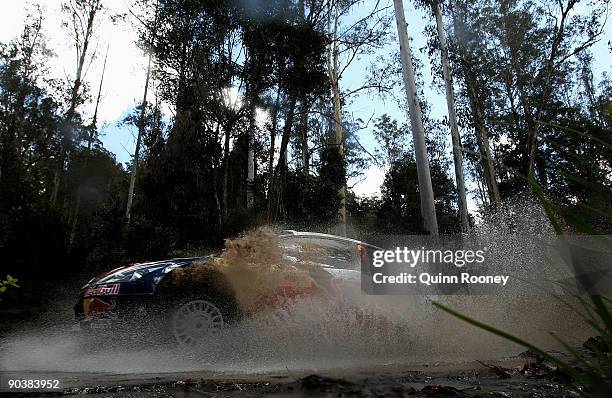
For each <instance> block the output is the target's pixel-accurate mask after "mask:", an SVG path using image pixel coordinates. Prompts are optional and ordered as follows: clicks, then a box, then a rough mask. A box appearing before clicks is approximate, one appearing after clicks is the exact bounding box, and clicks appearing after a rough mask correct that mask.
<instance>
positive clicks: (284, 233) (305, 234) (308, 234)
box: [280, 229, 380, 249]
mask: <svg viewBox="0 0 612 398" xmlns="http://www.w3.org/2000/svg"><path fill="white" fill-rule="evenodd" d="M291 237H297V238H299V237H303V238H320V239H332V240H338V241H343V242H349V243H354V244H356V245H357V244H359V245H364V246H369V247H372V248H375V249H380V248H379V247H377V246H374V245H372V244H369V243H366V242H362V241H360V240H356V239H352V238H346V237H344V236H338V235H330V234H324V233H320V232H304V231H294V230H291V229H286V230H283V231H281V232H280V238H281V239H283V238H291Z"/></svg>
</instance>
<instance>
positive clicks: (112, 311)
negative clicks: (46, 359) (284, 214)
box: [74, 231, 378, 345]
mask: <svg viewBox="0 0 612 398" xmlns="http://www.w3.org/2000/svg"><path fill="white" fill-rule="evenodd" d="M264 236H265V235H264ZM266 239H270V240H271V241H272V243H273V244H274V245H275V246H278V249H279V250H278V253H279V254H280V257H282V260H281V261H278V260H274V259H271V258H269V257H270V256H271V255H270V254H269V253H265V255H264V256H262V259H260V260H257V261H262V262H271V263H275V262H280V263H282V264H281V265H277V264H274V265H270V266H268V265H266V266H265V267H262V268H250V269H249V268H248V267H246V266H244V264H242V267H241V266H240V264H238V263H243V262H244V263H246V262H252V261H256V260H252V259H244V258H243V257H244V256H246V257H248V256H252V255H253V252H256V251H257V250H260V249H257V248H255V247H253V245H252V244H250V243H248V242H247V243H246V244H242V243H241V244H237V245H234V246H232V247H231V248H230V250H228V248H227V246H226V250H225V251H224V253H219V254H217V255H209V256H204V257H190V258H175V259H171V260H164V261H155V262H147V263H138V264H131V265H127V266H123V267H119V268H115V269H113V270H111V271H108V272H106V273H103V274H101V275H98V276H96V277H94V278H92V279H91V280H90V281H89V282H87V283H86V284H85V286H83V288H82V290H81V292H80V293H79V299H78V302H77V303H76V305H75V307H74V310H75V317H76V320H77V321H78V326H79V329H80V330H86V331H87V330H92V329H107V328H112V327H119V328H121V329H125V328H126V325H128V327H129V325H130V324H133V325H134V326H135V327H138V328H139V329H140V330H142V328H143V327H145V328H156V329H158V331H160V333H156V334H158V335H165V336H167V337H168V338H169V339H172V340H174V341H175V342H176V343H178V344H180V345H195V344H201V343H203V342H205V341H206V340H207V339H208V338H209V337H210V335H211V334H214V333H218V332H220V331H221V330H222V329H223V328H225V327H226V326H227V325H228V324H231V323H233V322H236V321H239V320H241V319H243V318H244V317H247V316H252V315H254V314H256V313H258V312H262V311H266V310H270V309H274V308H275V307H278V306H286V305H290V304H291V303H292V302H294V301H296V300H299V299H300V298H303V297H311V296H316V297H321V298H323V299H325V300H340V299H341V298H342V297H343V295H345V294H355V293H357V294H359V292H360V280H361V271H362V268H363V267H366V266H368V262H369V253H371V252H372V251H373V250H376V249H378V248H376V247H375V246H372V245H369V244H366V243H364V242H360V241H357V240H353V239H348V238H343V237H338V236H334V235H327V234H319V233H310V232H296V231H282V232H281V233H280V234H275V235H274V236H273V237H266ZM259 245H260V246H261V244H260V243H259ZM264 246H265V243H264ZM225 252H232V253H233V255H231V256H230V255H228V253H225ZM266 256H267V257H266ZM271 257H274V256H273V255H272V256H271ZM249 264H250V263H249ZM236 275H237V276H238V277H235V276H236ZM240 280H242V281H243V282H242V284H241V283H240ZM236 281H238V282H236ZM151 330H152V329H151Z"/></svg>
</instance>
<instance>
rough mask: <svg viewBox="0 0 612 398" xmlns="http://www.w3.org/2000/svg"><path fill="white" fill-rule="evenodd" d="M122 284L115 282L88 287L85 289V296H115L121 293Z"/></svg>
mask: <svg viewBox="0 0 612 398" xmlns="http://www.w3.org/2000/svg"><path fill="white" fill-rule="evenodd" d="M120 286H121V285H120V284H118V283H113V284H111V285H100V286H93V287H89V288H87V290H85V294H84V297H91V296H115V295H117V294H119V287H120Z"/></svg>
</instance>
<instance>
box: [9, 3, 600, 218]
mask: <svg viewBox="0 0 612 398" xmlns="http://www.w3.org/2000/svg"><path fill="white" fill-rule="evenodd" d="M32 1H35V0H30V2H32ZM387 2H388V3H389V5H392V1H391V0H387ZM38 3H39V4H42V5H43V6H44V8H45V12H44V16H45V21H44V25H43V29H44V31H45V35H46V37H47V39H48V46H49V47H50V48H51V49H52V50H53V51H54V52H55V54H56V57H53V58H51V59H50V61H49V64H48V67H49V73H50V75H51V76H52V77H55V78H64V79H66V78H67V76H72V75H74V69H75V68H76V60H75V55H74V48H73V47H72V45H71V42H70V38H69V37H68V35H67V34H66V31H65V30H64V28H62V21H63V20H64V16H63V15H62V13H61V3H62V0H40V1H38ZM368 3H370V4H372V3H373V1H372V0H371V1H368V2H366V5H364V6H363V7H360V9H359V10H358V11H357V12H364V10H367V9H368V6H367V4H368ZM27 4H28V2H27V1H25V0H0V42H3V43H7V42H9V41H10V40H11V39H13V38H14V37H16V36H17V35H18V34H19V33H20V32H21V31H22V29H23V22H24V19H25V16H26V6H27ZM104 4H105V5H106V7H107V8H108V9H109V10H111V11H112V12H116V13H126V12H127V6H126V4H127V0H104ZM404 7H405V13H406V19H407V21H408V29H409V34H410V35H411V37H412V39H413V41H412V50H413V55H414V56H415V57H418V58H419V59H420V60H421V62H422V63H423V65H424V71H423V73H424V76H425V87H424V89H425V96H426V97H427V100H428V102H429V103H430V105H431V107H432V109H431V116H432V117H434V118H441V117H443V116H444V115H445V114H446V101H445V98H444V96H443V93H442V92H440V91H439V90H437V89H434V88H433V87H432V84H431V82H432V78H431V73H430V70H431V63H430V60H429V58H428V57H427V56H426V55H425V54H423V53H420V52H419V50H418V49H420V48H423V47H425V45H426V39H425V37H424V35H423V33H422V32H423V30H424V28H425V26H426V24H427V23H428V22H429V16H426V15H424V13H423V12H421V11H418V10H415V9H414V8H413V7H412V4H411V2H410V1H404ZM389 11H390V12H392V7H391V9H390V10H389ZM392 29H393V34H394V37H395V36H396V34H397V33H396V31H395V24H393V26H392ZM136 39H137V37H136V32H135V30H134V29H132V28H130V27H129V24H127V23H122V24H116V25H113V24H111V23H110V22H105V23H104V24H102V25H101V26H100V27H99V29H98V31H97V32H96V43H95V47H96V49H97V54H98V55H97V57H96V58H95V59H94V60H93V61H92V62H91V63H90V64H89V66H88V67H87V70H86V74H85V81H86V82H88V84H89V86H90V87H91V91H92V95H94V96H95V95H96V93H97V87H98V84H99V81H98V79H99V76H100V74H101V71H102V66H103V61H104V53H105V52H106V48H107V45H108V48H109V51H108V61H107V66H106V73H105V78H104V86H103V89H102V97H101V103H100V108H99V112H98V120H99V128H100V131H101V140H102V142H103V143H104V146H105V147H106V148H107V149H108V150H110V151H111V152H113V153H114V154H115V155H116V158H117V160H118V161H119V162H122V163H125V162H127V161H129V160H130V158H131V153H133V151H134V146H135V130H134V127H128V126H122V125H120V123H119V122H120V121H121V120H122V119H123V118H124V117H125V115H126V114H127V113H128V112H129V111H130V110H132V109H133V108H134V106H135V105H136V104H137V103H139V102H140V101H141V100H142V91H143V88H144V82H145V73H146V61H147V60H146V58H145V56H144V54H143V53H142V51H141V50H140V49H138V47H137V46H136V45H135V41H136ZM610 39H612V23H610V22H609V23H608V25H607V32H606V37H604V39H603V40H602V41H601V42H599V43H598V44H597V45H596V46H595V47H594V48H593V54H594V75H595V79H596V81H597V79H598V78H599V77H600V76H601V74H602V72H603V71H608V72H610V71H611V70H610V66H611V65H612V54H611V53H610V51H609V50H608V48H607V41H608V40H610ZM391 45H392V46H397V49H398V51H399V46H398V45H397V43H392V44H391ZM370 62H371V59H370V58H368V57H366V58H364V59H361V60H358V61H357V62H354V63H353V64H352V65H351V66H350V67H349V68H348V69H347V70H346V72H345V75H344V77H343V79H342V80H341V82H340V84H341V88H342V89H351V88H355V87H359V86H360V85H361V84H362V82H363V80H364V78H365V74H364V71H365V70H366V67H367V66H368V65H369V63H370ZM396 89H397V92H399V93H401V90H402V89H403V88H401V87H398V88H396ZM93 102H95V101H92V103H90V104H85V105H84V106H83V108H82V109H81V111H82V112H83V114H84V116H85V118H87V117H89V118H91V115H92V114H93V108H94V105H93ZM348 110H349V112H350V113H352V114H353V117H354V118H355V119H357V118H361V119H363V120H366V121H367V120H368V119H370V118H371V117H372V115H374V117H378V116H380V115H382V114H384V113H387V114H389V115H390V116H391V117H392V118H395V119H397V120H398V121H399V122H400V123H403V122H405V121H406V120H407V116H406V114H405V111H403V110H402V109H400V108H399V106H398V105H397V103H396V102H395V101H394V100H391V99H389V100H387V101H383V100H381V99H380V98H378V97H375V96H368V95H361V96H359V97H357V98H355V99H354V101H353V102H352V103H351V104H350V105H349V107H348ZM261 116H264V115H261ZM358 139H359V140H360V142H361V143H362V145H364V147H366V148H367V149H368V150H369V151H370V152H373V151H374V147H375V142H374V139H373V136H372V123H370V128H368V129H364V130H361V131H359V132H358ZM448 141H449V142H448V147H449V148H450V134H449V135H448ZM384 173H385V171H384V170H383V169H381V168H379V167H377V166H376V165H373V166H371V167H370V168H369V169H367V170H366V171H365V175H364V177H365V178H363V179H362V180H361V182H359V183H357V184H356V185H354V186H353V190H354V191H355V193H357V194H358V195H377V194H379V193H380V185H381V184H382V181H383V178H384ZM355 182H356V181H353V183H355ZM471 186H472V185H471V183H470V182H469V181H468V189H469V188H470V187H471ZM468 203H469V207H470V210H473V209H474V208H475V206H476V204H475V201H474V200H473V198H469V199H468Z"/></svg>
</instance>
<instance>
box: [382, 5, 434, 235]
mask: <svg viewBox="0 0 612 398" xmlns="http://www.w3.org/2000/svg"><path fill="white" fill-rule="evenodd" d="M393 5H394V7H395V20H396V22H397V32H398V35H399V41H400V52H401V56H402V70H403V72H404V86H405V89H406V95H407V100H408V108H409V110H410V126H411V129H412V138H413V141H414V151H415V158H416V163H417V176H418V181H419V195H420V199H421V215H422V216H423V224H424V225H423V226H424V227H425V230H426V231H427V232H429V233H430V234H431V235H434V236H437V235H438V220H437V217H436V207H435V202H434V195H433V188H432V186H431V174H430V171H429V159H428V156H427V146H426V144H425V131H424V129H423V120H422V117H423V116H422V113H421V105H420V103H419V99H418V97H417V91H416V83H415V79H414V65H413V63H412V52H411V50H410V40H409V39H408V29H407V26H406V17H405V16H404V4H403V1H402V0H393Z"/></svg>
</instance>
